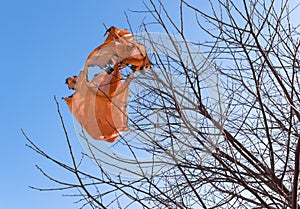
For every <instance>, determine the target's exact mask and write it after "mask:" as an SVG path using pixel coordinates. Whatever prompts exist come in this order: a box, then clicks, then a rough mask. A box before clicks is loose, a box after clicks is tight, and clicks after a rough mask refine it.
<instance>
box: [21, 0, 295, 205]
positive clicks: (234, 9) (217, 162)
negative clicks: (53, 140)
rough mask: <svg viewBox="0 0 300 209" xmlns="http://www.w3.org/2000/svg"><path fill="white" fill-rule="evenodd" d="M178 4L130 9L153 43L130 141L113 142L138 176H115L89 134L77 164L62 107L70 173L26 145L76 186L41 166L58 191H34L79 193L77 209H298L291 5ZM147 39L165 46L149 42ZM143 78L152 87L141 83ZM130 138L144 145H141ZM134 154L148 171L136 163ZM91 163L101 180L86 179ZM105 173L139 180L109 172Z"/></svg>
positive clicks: (264, 0)
mask: <svg viewBox="0 0 300 209" xmlns="http://www.w3.org/2000/svg"><path fill="white" fill-rule="evenodd" d="M177 3H178V11H179V12H178V14H175V15H174V14H173V16H172V14H171V13H170V11H169V10H168V3H163V2H161V1H153V0H149V1H147V3H145V8H146V11H133V12H134V13H135V15H146V16H147V19H146V20H147V22H144V23H143V25H142V30H143V31H144V33H143V34H144V36H141V37H143V39H144V40H145V41H146V42H147V43H148V45H150V46H151V44H153V47H152V53H151V55H150V57H151V62H152V64H153V69H154V70H152V71H150V70H149V71H148V72H145V74H140V77H138V78H137V79H136V81H137V84H139V85H141V86H143V87H144V89H146V90H145V91H143V92H139V93H134V92H131V93H132V94H133V96H132V97H131V98H132V99H131V100H130V102H129V104H128V105H129V107H130V108H129V123H130V124H131V127H130V128H131V132H130V134H128V135H126V134H124V135H122V136H121V137H120V139H119V141H118V142H117V144H120V145H122V146H123V147H127V148H128V153H129V155H131V156H132V158H133V162H136V165H137V167H138V169H136V170H130V169H126V167H125V166H123V165H125V164H126V163H128V165H129V164H130V163H132V162H126V161H125V160H124V162H122V163H123V164H122V166H121V165H116V164H113V165H112V164H109V163H108V165H107V164H105V161H104V160H103V159H102V160H101V159H99V156H98V155H97V154H95V152H97V151H98V152H99V151H100V152H101V147H97V146H96V145H94V144H91V143H90V141H89V139H88V137H86V136H85V135H84V134H82V135H81V138H82V139H83V141H85V142H87V143H86V144H87V146H86V150H87V152H86V153H85V154H82V155H80V156H78V155H76V154H74V153H73V151H72V145H71V142H70V139H69V137H68V133H67V130H66V128H65V126H64V122H63V118H62V115H61V113H60V109H59V106H58V112H59V116H60V118H61V121H62V126H63V129H64V132H65V136H66V140H67V143H68V146H69V154H70V157H71V159H72V164H70V165H69V164H66V163H63V162H60V161H57V160H56V159H55V158H53V157H51V156H49V155H48V154H47V153H45V152H44V151H43V150H41V149H40V148H39V147H37V146H36V145H35V144H34V142H32V141H31V140H30V139H29V138H28V137H27V136H26V135H25V133H24V135H25V136H26V138H27V139H28V142H29V143H28V146H29V147H30V148H32V149H33V150H34V151H36V152H37V153H38V154H40V155H41V156H43V157H46V158H48V159H50V160H51V161H52V162H53V163H55V164H56V166H60V167H61V168H63V169H65V170H67V171H68V172H70V175H74V176H75V177H76V178H77V181H76V182H73V183H70V182H66V181H64V180H63V178H62V179H56V178H53V177H51V176H50V175H48V174H47V173H45V172H44V171H43V170H42V169H41V168H38V169H39V170H40V171H41V172H42V174H43V175H45V176H46V177H47V178H48V179H49V180H51V181H54V182H56V183H58V184H59V185H60V187H58V188H50V189H42V188H36V189H39V190H63V189H74V188H75V189H77V191H78V194H74V196H76V195H78V202H79V203H81V205H82V207H85V206H87V207H88V206H90V207H91V208H139V207H140V208H278V209H282V208H295V209H296V208H299V204H298V201H299V199H298V189H299V183H298V179H299V157H300V156H299V155H300V143H299V142H300V133H299V122H300V88H299V84H300V82H299V76H300V72H299V69H300V61H299V60H300V59H299V51H298V50H299V47H300V41H299V25H296V26H295V25H293V24H292V21H291V17H292V15H293V13H295V12H296V11H297V8H298V7H297V6H298V5H296V6H293V7H291V6H290V4H289V2H288V1H287V0H283V1H275V0H273V1H272V0H269V1H268V0H254V1H252V0H249V1H246V0H243V1H240V2H237V1H230V0H218V1H209V0H208V1H205V2H201V5H200V3H192V2H189V1H188V0H186V1H183V0H182V1H178V2H177ZM204 4H205V5H204ZM203 5H204V6H203ZM204 7H205V8H204ZM202 8H204V9H202ZM191 14H193V16H191ZM187 15H189V17H186V16H187ZM186 18H187V19H186ZM146 20H145V21H146ZM153 30H160V32H161V33H163V34H165V37H167V39H168V41H169V42H165V41H162V42H159V41H157V40H159V38H157V39H156V41H154V40H153V39H151V37H152V38H153V36H151V33H150V32H149V31H153ZM190 33H193V35H194V36H193V37H192V36H190ZM196 34H199V37H198V36H196ZM147 35H148V36H147ZM195 36H196V38H197V39H198V40H197V41H192V42H189V40H192V39H195ZM147 37H148V38H147ZM165 40H166V39H165ZM199 49H200V50H199ZM200 51H201V52H200ZM195 52H197V53H195ZM199 57H200V58H201V59H200V61H199ZM158 72H159V73H158ZM143 76H144V77H143ZM143 78H144V79H147V80H150V82H148V83H147V82H138V81H141V80H143ZM151 78H152V80H151ZM211 79H212V80H213V81H211ZM178 83H180V85H179V84H178ZM57 105H58V103H57ZM155 120H156V121H155ZM69 131H70V130H69ZM136 138H139V139H143V140H141V141H140V143H139V144H138V145H137V144H136V143H135V142H134V140H132V139H136ZM140 151H141V152H144V154H142V156H144V155H145V153H146V154H148V155H149V156H152V158H150V159H154V160H153V162H145V161H143V160H141V159H140V157H139V156H138V154H137V153H138V152H140ZM106 154H107V153H106ZM107 155H108V157H109V158H115V159H117V160H119V161H122V159H119V158H116V157H115V156H114V155H109V154H107ZM153 156H155V158H153ZM90 159H92V160H94V161H95V162H96V163H97V169H98V170H97V171H96V172H89V171H87V172H86V171H84V169H82V167H84V165H83V164H84V162H85V160H90ZM106 163H107V162H106ZM107 166H110V167H114V166H115V167H116V168H118V169H119V170H122V169H123V171H124V172H125V173H129V174H132V175H133V176H134V177H133V178H129V177H128V176H126V177H125V176H123V175H122V173H121V174H120V175H115V173H110V171H109V170H107V169H106V168H107ZM149 168H150V169H149ZM157 168H159V169H157ZM162 168H163V169H162ZM149 171H150V172H149ZM92 173H93V174H92Z"/></svg>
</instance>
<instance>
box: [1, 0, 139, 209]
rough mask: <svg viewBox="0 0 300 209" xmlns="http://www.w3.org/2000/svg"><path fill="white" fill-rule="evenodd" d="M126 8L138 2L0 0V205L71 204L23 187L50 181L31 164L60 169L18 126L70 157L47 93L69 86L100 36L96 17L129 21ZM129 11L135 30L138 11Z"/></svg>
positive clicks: (27, 208) (120, 23)
mask: <svg viewBox="0 0 300 209" xmlns="http://www.w3.org/2000/svg"><path fill="white" fill-rule="evenodd" d="M129 8H130V9H141V8H143V5H142V1H140V0H130V1H116V0H111V1H101V0H86V1H82V0H81V1H79V0H72V1H71V0H46V1H39V0H24V1H21V0H19V1H1V3H0V36H1V39H0V48H1V51H0V60H1V65H0V66H1V67H0V68H1V73H2V76H1V78H2V79H1V82H0V85H1V89H2V91H1V92H2V99H1V108H0V113H1V119H0V120H1V126H0V129H1V132H0V133H1V146H0V165H1V168H0V185H1V190H0V208H1V209H2V208H3V209H4V208H8V209H20V208H22V209H35V208H43V209H50V208H51V209H53V208H64V209H71V208H78V205H73V204H72V202H73V201H74V199H72V198H66V197H62V194H64V193H63V192H61V193H60V192H38V191H34V190H31V189H30V188H28V186H29V185H32V186H41V187H47V186H50V187H51V186H53V184H50V183H49V181H48V180H47V179H46V178H44V177H43V176H42V175H41V174H40V173H39V172H38V171H37V170H36V169H35V165H36V164H39V165H40V166H41V167H42V168H44V169H45V170H46V171H51V173H52V174H56V175H57V176H58V177H59V176H60V175H64V173H60V172H61V170H58V169H57V167H56V166H53V164H50V163H49V161H47V160H45V159H42V158H41V157H39V156H38V155H37V154H35V153H34V152H32V151H31V150H30V149H28V148H27V147H25V143H26V140H25V138H24V137H23V136H22V135H21V131H20V129H21V128H22V129H24V130H25V132H26V133H27V134H28V136H29V137H30V138H31V139H32V140H33V141H34V142H36V143H37V144H38V145H39V146H40V147H41V148H43V149H44V150H45V151H46V152H48V153H49V154H52V155H53V156H56V157H57V158H58V159H60V160H68V159H69V156H68V152H67V146H66V142H65V140H64V135H63V131H62V128H61V125H60V121H59V117H58V115H57V112H56V105H55V102H54V100H53V96H54V95H56V96H57V98H59V99H60V98H61V97H63V96H68V95H70V94H71V92H70V91H69V90H68V89H67V86H66V85H65V84H64V80H65V78H67V77H69V76H73V75H76V74H78V72H79V70H80V69H81V67H82V66H83V64H84V61H85V59H86V57H87V55H88V54H89V52H90V51H91V50H92V49H93V48H95V47H96V46H97V45H98V44H100V43H101V42H102V41H103V40H104V38H105V37H104V36H103V34H104V32H105V28H104V26H103V23H104V24H106V26H107V27H109V26H111V25H115V26H116V27H120V28H127V29H128V25H127V22H126V18H125V15H124V11H127V12H128V9H129ZM128 14H129V17H130V20H131V22H132V23H133V26H134V29H136V30H138V28H137V25H139V23H141V21H142V19H141V18H142V16H139V18H135V17H134V15H132V13H130V12H129V13H128ZM3 94H4V95H3ZM60 105H61V109H62V113H63V115H64V119H65V121H66V124H67V127H68V129H69V132H70V135H71V138H73V139H75V135H74V132H73V131H72V130H73V122H72V117H71V114H70V113H69V110H68V109H67V108H66V105H65V104H64V103H63V101H62V100H60ZM73 142H74V143H73V144H74V146H76V145H77V146H78V149H80V147H79V144H78V142H77V141H76V139H75V140H73ZM56 169H57V170H56ZM65 193H66V192H65ZM76 206H77V207H76Z"/></svg>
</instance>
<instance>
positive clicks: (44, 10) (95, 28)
mask: <svg viewBox="0 0 300 209" xmlns="http://www.w3.org/2000/svg"><path fill="white" fill-rule="evenodd" d="M295 1H297V0H295ZM171 6H174V5H171ZM129 8H130V9H133V10H139V9H144V8H143V4H142V1H141V0H130V1H116V0H111V1H100V0H86V1H82V0H81V1H79V0H72V1H71V0H51V1H50V0H46V1H38V0H25V1H20V0H19V1H1V2H0V36H1V38H0V49H1V50H0V60H1V73H2V79H1V82H0V86H1V90H2V91H1V93H2V94H4V96H3V95H2V100H1V108H0V115H1V126H0V129H1V132H0V133H1V135H2V136H1V142H2V143H1V146H0V163H1V164H0V165H1V169H0V185H1V190H0V208H9V209H19V208H22V209H35V208H43V209H50V208H51V209H53V208H64V209H72V208H78V205H75V206H74V205H73V204H72V203H73V201H74V200H75V199H72V198H67V197H63V196H62V194H66V193H67V192H38V191H34V190H32V189H30V188H29V187H28V186H30V185H31V186H41V187H52V186H54V184H52V183H50V182H49V181H48V180H47V179H46V178H45V177H43V176H42V175H41V174H40V173H39V172H38V171H37V170H36V169H35V165H36V164H38V165H40V166H41V167H42V168H44V169H45V170H46V171H49V172H51V173H52V174H55V175H56V176H57V177H60V176H62V175H65V173H61V170H60V169H57V167H56V166H53V164H50V163H49V161H47V160H45V159H43V158H41V157H40V156H38V155H37V154H35V153H34V152H32V151H31V150H30V149H28V148H27V147H26V146H25V144H26V140H25V138H24V137H23V136H22V134H21V131H20V129H21V128H22V129H24V131H25V132H26V133H27V135H28V136H29V137H30V138H31V139H32V140H33V141H34V142H35V143H36V144H38V145H39V146H40V147H41V148H42V149H44V150H45V151H46V152H47V153H49V154H51V155H52V156H55V157H57V158H58V159H59V160H62V161H68V160H69V156H68V152H67V145H66V142H65V139H64V134H63V130H62V128H61V124H60V121H59V117H58V115H57V110H56V104H55V102H54V100H53V96H54V95H56V96H57V98H58V99H59V102H60V106H61V111H62V113H63V116H64V119H65V122H66V125H67V128H68V130H69V134H70V138H71V139H72V142H73V146H75V147H74V148H75V149H76V150H78V151H81V147H80V145H79V142H78V141H77V139H76V137H75V133H74V132H73V130H74V127H73V119H72V116H71V114H70V112H69V110H68V109H67V107H66V105H65V104H64V102H63V101H62V100H60V98H61V97H64V96H68V95H70V94H71V92H70V91H69V90H68V89H67V86H66V85H65V84H64V81H65V78H67V77H69V76H73V75H76V74H78V72H79V71H80V69H81V67H82V66H83V64H84V61H85V59H86V57H87V55H88V54H89V52H90V51H91V50H92V49H94V48H95V47H96V46H97V45H99V44H100V43H101V42H102V41H103V40H104V39H105V37H104V36H103V34H104V32H105V28H104V26H103V24H105V25H106V26H107V27H109V26H111V25H115V26H116V27H119V28H125V29H128V28H129V27H128V24H127V21H126V18H125V15H124V11H127V12H128V15H129V18H130V22H131V23H132V26H133V29H134V30H136V31H138V25H139V24H140V23H141V22H142V19H143V15H139V16H138V17H135V15H134V14H132V13H131V12H130V11H128V9H129ZM296 19H297V18H295V20H296ZM298 24H299V23H298ZM65 178H66V179H67V178H68V177H67V176H66V177H65ZM76 206H77V207H76Z"/></svg>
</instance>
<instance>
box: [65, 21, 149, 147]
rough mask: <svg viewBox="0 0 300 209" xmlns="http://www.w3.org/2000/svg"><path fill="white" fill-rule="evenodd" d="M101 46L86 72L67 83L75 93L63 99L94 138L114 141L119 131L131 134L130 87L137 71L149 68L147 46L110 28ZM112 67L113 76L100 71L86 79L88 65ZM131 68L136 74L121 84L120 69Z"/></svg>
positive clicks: (122, 32) (93, 52)
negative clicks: (128, 121) (127, 106)
mask: <svg viewBox="0 0 300 209" xmlns="http://www.w3.org/2000/svg"><path fill="white" fill-rule="evenodd" d="M107 32H108V37H107V39H106V40H105V41H104V43H103V44H102V45H100V46H99V47H97V48H96V49H94V50H93V51H92V52H91V53H90V55H89V56H88V58H87V60H86V63H85V66H84V69H83V71H82V72H81V73H80V74H79V75H78V76H77V77H73V78H68V79H67V80H66V81H67V84H68V86H69V88H70V89H74V90H75V93H74V94H73V95H71V96H70V97H67V98H64V99H65V101H66V103H67V104H68V107H69V109H70V110H71V112H72V114H73V115H74V117H75V118H76V119H77V121H78V122H79V123H80V124H81V126H82V127H83V128H84V129H85V131H86V132H87V133H88V134H89V135H90V136H91V137H92V138H94V139H97V140H104V141H107V142H114V141H116V139H117V138H118V136H119V135H120V132H125V131H128V130H129V128H128V126H127V120H128V118H127V117H128V112H127V108H126V102H127V99H128V97H129V89H128V86H129V84H130V82H131V80H132V78H133V76H134V74H135V71H136V70H141V69H148V68H150V61H149V59H148V57H147V54H146V50H145V46H143V45H141V44H139V43H137V42H136V41H135V40H133V35H132V34H131V33H129V32H128V31H126V30H120V29H117V28H115V27H111V28H110V29H109V30H108V31H107ZM108 65H113V66H114V67H113V69H112V70H113V71H112V73H111V74H109V73H107V72H101V73H99V74H97V75H96V76H94V78H93V79H92V80H91V81H88V80H87V77H88V76H87V74H88V68H89V66H99V67H100V68H105V67H107V66H108ZM127 65H131V66H132V69H134V71H133V72H132V73H131V75H130V76H129V77H128V78H127V80H126V81H125V82H122V81H121V79H122V75H121V73H120V70H121V69H122V68H124V67H125V66H127Z"/></svg>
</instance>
